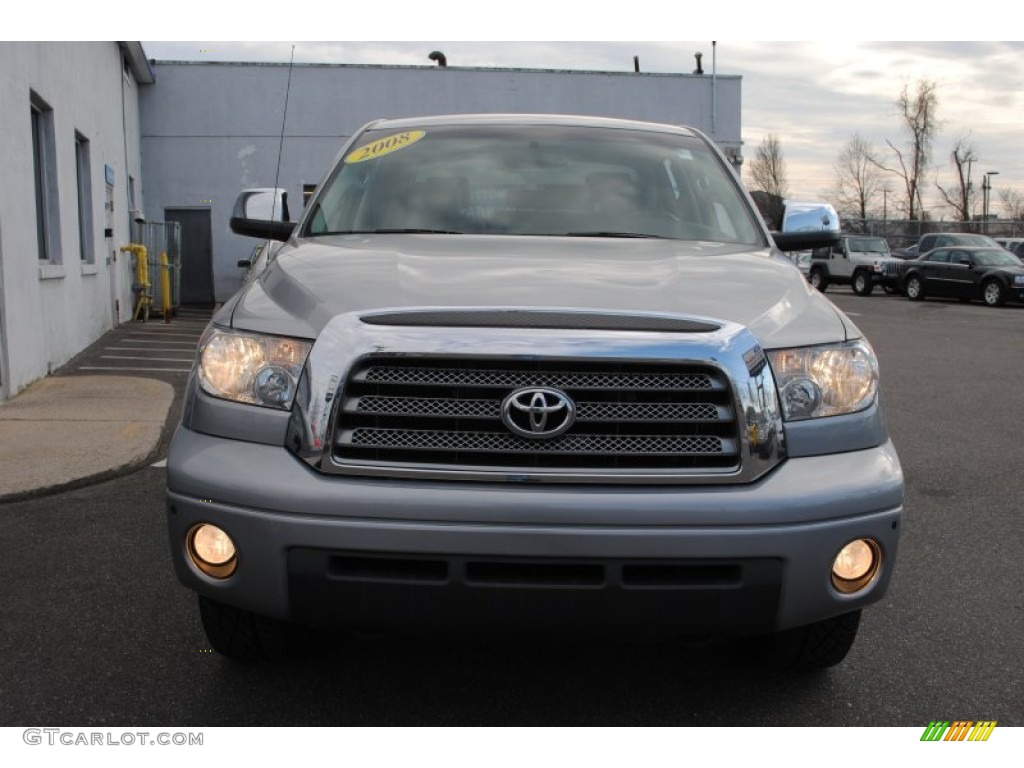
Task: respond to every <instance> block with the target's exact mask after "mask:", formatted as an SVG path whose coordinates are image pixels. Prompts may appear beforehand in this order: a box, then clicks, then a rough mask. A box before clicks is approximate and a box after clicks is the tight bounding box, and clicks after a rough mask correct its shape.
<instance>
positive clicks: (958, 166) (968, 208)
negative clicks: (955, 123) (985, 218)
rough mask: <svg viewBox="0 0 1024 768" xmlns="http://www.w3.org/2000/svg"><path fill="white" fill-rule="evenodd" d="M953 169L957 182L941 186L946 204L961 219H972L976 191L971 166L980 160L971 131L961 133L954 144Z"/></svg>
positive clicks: (938, 185)
mask: <svg viewBox="0 0 1024 768" xmlns="http://www.w3.org/2000/svg"><path fill="white" fill-rule="evenodd" d="M951 160H952V163H953V170H954V172H955V174H956V178H955V182H956V183H955V184H954V185H953V186H951V187H943V186H942V185H941V184H936V185H935V186H936V187H938V188H939V193H940V194H941V195H942V199H943V200H945V201H946V205H948V206H949V207H950V208H952V209H953V212H954V213H955V215H956V217H957V219H959V220H960V221H971V220H972V219H973V218H974V215H973V214H974V201H975V191H974V184H973V182H971V166H972V165H973V164H974V163H975V162H976V161H977V160H978V153H977V151H976V150H975V149H974V144H973V143H972V142H971V136H970V133H965V134H961V135H960V137H959V138H958V139H957V140H956V144H954V145H953V151H952V153H951Z"/></svg>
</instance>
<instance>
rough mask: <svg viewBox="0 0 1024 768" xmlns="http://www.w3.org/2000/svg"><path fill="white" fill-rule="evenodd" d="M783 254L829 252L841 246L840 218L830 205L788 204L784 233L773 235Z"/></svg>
mask: <svg viewBox="0 0 1024 768" xmlns="http://www.w3.org/2000/svg"><path fill="white" fill-rule="evenodd" d="M772 239H773V240H775V247H776V248H778V249H779V250H780V251H803V250H807V249H810V248H827V247H829V246H833V245H835V244H836V243H838V242H839V214H837V213H836V209H835V208H833V207H832V206H831V205H829V204H828V203H815V202H812V203H798V202H790V201H788V200H787V201H786V208H785V210H784V211H783V214H782V231H781V232H772Z"/></svg>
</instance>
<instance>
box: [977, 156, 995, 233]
mask: <svg viewBox="0 0 1024 768" xmlns="http://www.w3.org/2000/svg"><path fill="white" fill-rule="evenodd" d="M998 175H999V171H985V176H984V178H982V180H981V192H982V197H983V199H984V203H983V205H984V211H985V212H984V214H983V215H982V218H984V219H985V234H986V235H987V234H988V200H989V197H990V196H991V194H992V177H993V176H998Z"/></svg>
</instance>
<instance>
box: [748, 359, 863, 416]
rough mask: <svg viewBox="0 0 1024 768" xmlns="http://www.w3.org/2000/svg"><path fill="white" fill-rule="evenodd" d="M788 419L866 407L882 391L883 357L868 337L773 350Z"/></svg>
mask: <svg viewBox="0 0 1024 768" xmlns="http://www.w3.org/2000/svg"><path fill="white" fill-rule="evenodd" d="M768 360H769V361H770V363H771V366H772V372H773V373H774V374H775V381H776V384H777V385H778V388H779V399H780V400H781V401H782V415H783V417H784V418H785V419H786V420H787V421H796V420H798V419H814V418H818V417H821V416H837V415H839V414H841V413H854V412H856V411H862V410H864V409H865V408H867V407H868V406H869V405H871V403H872V402H874V399H875V395H876V394H877V392H878V360H877V359H876V358H875V353H874V351H873V350H872V349H871V345H870V344H868V343H867V342H866V341H864V340H863V339H860V340H858V341H852V342H847V343H845V344H829V345H826V346H821V347H799V348H797V349H776V350H772V351H770V352H768Z"/></svg>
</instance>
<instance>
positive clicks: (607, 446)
mask: <svg viewBox="0 0 1024 768" xmlns="http://www.w3.org/2000/svg"><path fill="white" fill-rule="evenodd" d="M351 443H352V445H356V446H362V447H371V448H396V449H408V450H428V451H433V450H450V451H493V452H499V453H588V454H615V455H620V454H633V455H650V454H661V455H673V454H711V455H720V454H721V453H722V451H723V441H722V440H721V438H718V437H676V436H672V435H563V436H562V437H556V438H554V439H553V440H527V439H524V438H521V437H517V436H515V435H512V434H501V433H492V432H438V431H426V430H407V429H357V430H355V431H354V432H353V433H352V437H351Z"/></svg>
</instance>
